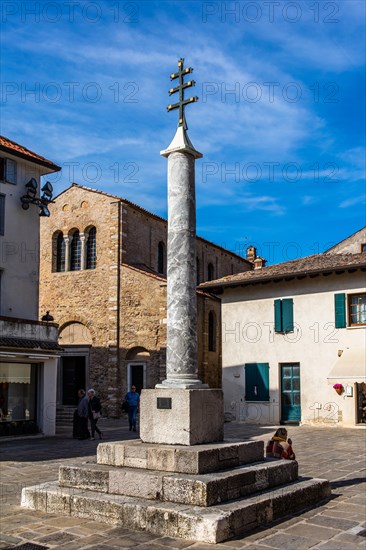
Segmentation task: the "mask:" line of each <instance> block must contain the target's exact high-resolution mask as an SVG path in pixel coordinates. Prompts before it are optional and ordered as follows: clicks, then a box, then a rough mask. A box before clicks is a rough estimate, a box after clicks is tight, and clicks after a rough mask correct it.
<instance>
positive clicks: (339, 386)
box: [333, 384, 344, 395]
mask: <svg viewBox="0 0 366 550" xmlns="http://www.w3.org/2000/svg"><path fill="white" fill-rule="evenodd" d="M333 388H334V389H335V391H336V392H337V393H338V395H342V393H343V392H344V387H343V385H342V384H334V386H333Z"/></svg>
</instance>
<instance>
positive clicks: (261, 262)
mask: <svg viewBox="0 0 366 550" xmlns="http://www.w3.org/2000/svg"><path fill="white" fill-rule="evenodd" d="M253 263H254V270H256V269H262V267H264V266H265V265H266V260H265V259H264V258H261V257H260V256H257V257H256V258H255V260H254V262H253Z"/></svg>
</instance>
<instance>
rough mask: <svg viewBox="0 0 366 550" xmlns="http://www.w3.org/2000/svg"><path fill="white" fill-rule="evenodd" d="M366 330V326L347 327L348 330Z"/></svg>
mask: <svg viewBox="0 0 366 550" xmlns="http://www.w3.org/2000/svg"><path fill="white" fill-rule="evenodd" d="M362 328H363V329H365V328H366V325H351V326H350V327H346V330H359V329H362Z"/></svg>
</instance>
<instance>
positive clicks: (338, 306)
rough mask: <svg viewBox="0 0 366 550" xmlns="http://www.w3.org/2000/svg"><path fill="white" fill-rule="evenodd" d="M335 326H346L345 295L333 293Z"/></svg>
mask: <svg viewBox="0 0 366 550" xmlns="http://www.w3.org/2000/svg"><path fill="white" fill-rule="evenodd" d="M334 312H335V328H346V326H347V323H346V295H345V294H334Z"/></svg>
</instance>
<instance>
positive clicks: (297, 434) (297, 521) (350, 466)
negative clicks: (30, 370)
mask: <svg viewBox="0 0 366 550" xmlns="http://www.w3.org/2000/svg"><path fill="white" fill-rule="evenodd" d="M126 424H127V422H126V421H125V420H124V419H123V420H118V421H117V420H108V419H101V421H100V427H101V429H102V431H103V435H104V439H106V440H108V441H116V440H122V439H135V438H137V437H138V435H136V434H133V433H132V434H131V432H129V431H127V426H126ZM275 428H276V427H271V426H266V427H264V426H248V425H245V424H240V423H235V422H231V423H227V424H225V437H226V438H241V439H242V440H249V439H253V440H258V439H263V440H264V441H265V440H267V439H268V436H269V435H270V434H272V433H273V431H274V429H275ZM289 433H290V436H291V437H292V439H293V444H294V449H295V452H296V455H297V459H298V462H299V469H300V475H303V476H313V477H320V478H325V479H329V480H330V481H331V486H332V492H333V497H332V499H331V500H330V501H329V502H327V503H325V504H323V505H322V506H319V507H317V508H313V509H311V510H307V511H306V512H304V513H302V514H299V515H296V516H291V517H288V518H286V520H285V521H282V522H276V523H273V524H271V525H269V526H267V527H266V528H264V529H259V530H257V531H255V532H251V534H249V535H247V536H245V537H240V538H237V539H235V540H230V541H227V542H225V543H221V544H217V545H212V544H204V543H200V542H197V543H195V542H192V541H187V540H182V539H171V538H168V537H157V536H156V535H151V534H149V533H145V532H137V531H134V532H133V531H129V530H127V529H124V528H120V527H111V526H110V525H106V524H103V523H97V522H94V521H92V520H88V519H78V518H69V517H64V516H56V515H51V514H44V513H40V512H33V511H31V510H26V509H23V508H21V507H20V498H21V489H22V487H24V486H28V485H35V484H37V483H41V482H45V481H52V480H55V479H57V474H58V467H59V465H60V464H71V463H78V462H82V461H83V460H85V457H92V456H95V451H96V447H97V444H98V441H77V440H73V439H72V438H71V429H70V428H68V427H64V428H60V429H59V431H58V434H57V436H56V437H52V438H42V437H34V438H29V437H28V438H24V439H17V440H15V439H14V440H11V441H9V440H8V441H5V440H3V441H1V442H0V460H1V462H0V473H1V529H0V531H1V534H0V548H2V549H4V548H14V547H16V546H21V545H25V544H26V543H28V544H27V545H26V546H24V548H27V549H32V550H33V548H34V550H36V548H37V546H32V545H31V544H30V543H33V544H35V545H38V548H40V547H42V548H50V549H51V548H62V549H63V550H76V549H77V550H79V549H84V548H85V549H86V548H88V549H93V550H99V549H104V550H105V549H107V548H111V549H113V548H120V549H121V548H136V549H137V550H147V549H148V550H154V549H155V550H158V549H160V550H162V549H163V548H164V549H166V550H168V549H183V548H189V549H193V548H194V549H206V548H211V549H212V548H213V547H214V546H220V547H222V548H223V550H224V549H226V548H227V549H234V548H235V549H238V548H245V549H250V548H253V549H254V548H255V549H258V550H266V549H267V550H268V549H270V548H272V549H273V548H279V549H281V550H295V549H302V548H304V549H305V548H321V549H324V550H328V549H329V550H330V549H331V550H337V549H342V550H347V549H350V548H357V549H361V548H366V522H365V518H366V515H365V511H366V510H365V504H366V482H365V481H366V480H365V473H366V463H365V447H366V445H365V431H364V430H363V429H356V428H355V429H345V428H338V427H310V426H296V427H290V428H289Z"/></svg>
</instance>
